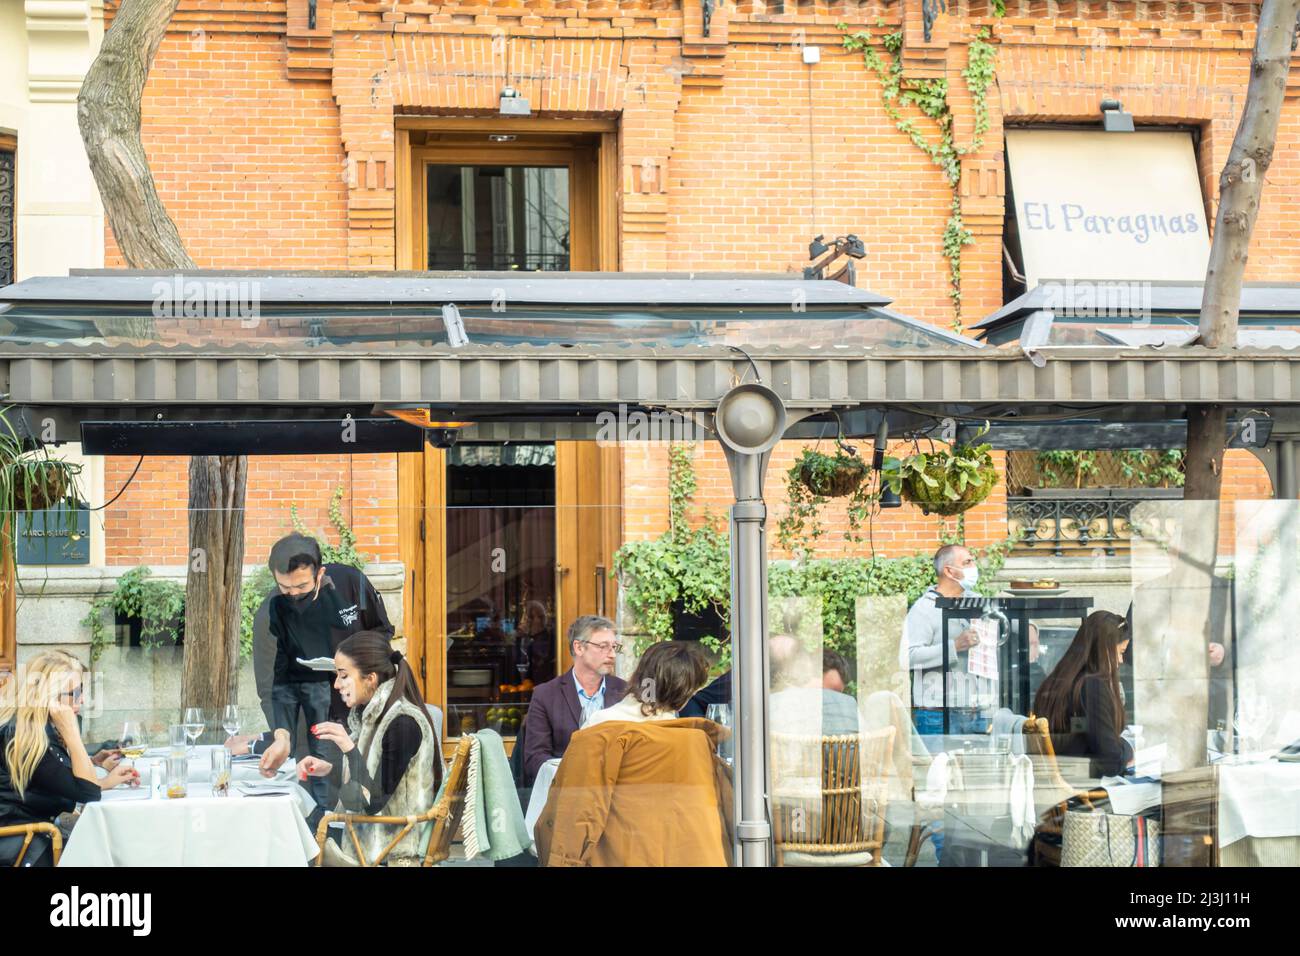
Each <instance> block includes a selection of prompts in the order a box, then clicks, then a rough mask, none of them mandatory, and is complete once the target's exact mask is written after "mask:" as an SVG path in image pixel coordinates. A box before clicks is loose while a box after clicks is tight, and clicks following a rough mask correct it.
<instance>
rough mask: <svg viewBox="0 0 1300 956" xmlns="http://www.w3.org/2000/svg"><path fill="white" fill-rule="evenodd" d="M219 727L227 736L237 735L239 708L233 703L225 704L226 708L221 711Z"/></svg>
mask: <svg viewBox="0 0 1300 956" xmlns="http://www.w3.org/2000/svg"><path fill="white" fill-rule="evenodd" d="M221 727H222V729H223V730H225V732H226V736H227V737H237V736H239V727H240V722H239V708H238V707H237V706H235V705H234V704H227V705H226V709H225V710H224V711H222V712H221Z"/></svg>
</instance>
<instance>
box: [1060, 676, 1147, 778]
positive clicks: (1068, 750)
mask: <svg viewBox="0 0 1300 956" xmlns="http://www.w3.org/2000/svg"><path fill="white" fill-rule="evenodd" d="M1123 730H1124V728H1123V727H1117V726H1115V702H1114V695H1112V694H1111V689H1110V685H1109V684H1108V683H1107V681H1106V679H1105V678H1103V677H1102V676H1101V675H1099V674H1092V675H1089V676H1086V677H1084V678H1083V685H1082V691H1081V693H1080V701H1079V706H1078V707H1072V708H1071V714H1070V725H1069V726H1068V727H1053V728H1052V738H1053V740H1054V741H1059V744H1057V746H1056V752H1057V753H1058V754H1060V755H1061V756H1065V757H1087V758H1088V763H1089V770H1088V773H1089V776H1091V777H1121V776H1123V775H1124V774H1125V773H1126V772H1127V771H1128V762H1129V761H1130V760H1132V759H1133V748H1132V747H1131V746H1130V745H1129V742H1128V741H1127V740H1125V739H1124V738H1123V737H1121V736H1120V733H1121V732H1122V731H1123Z"/></svg>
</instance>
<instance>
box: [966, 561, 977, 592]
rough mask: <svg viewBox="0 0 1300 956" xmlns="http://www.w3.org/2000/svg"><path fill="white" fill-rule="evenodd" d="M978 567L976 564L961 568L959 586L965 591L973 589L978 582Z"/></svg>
mask: <svg viewBox="0 0 1300 956" xmlns="http://www.w3.org/2000/svg"><path fill="white" fill-rule="evenodd" d="M979 579H980V569H979V568H978V567H977V566H976V565H973V564H972V565H971V566H970V567H969V568H964V569H962V573H961V586H962V587H963V588H965V589H966V590H967V591H973V590H975V585H976V584H978V583H979Z"/></svg>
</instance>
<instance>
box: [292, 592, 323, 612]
mask: <svg viewBox="0 0 1300 956" xmlns="http://www.w3.org/2000/svg"><path fill="white" fill-rule="evenodd" d="M319 593H320V589H319V588H316V589H315V590H312V591H309V592H308V593H306V594H286V595H285V600H287V601H288V602H289V607H291V608H293V609H294V611H296V612H297V613H299V614H301V613H303V611H305V610H307V608H309V607H311V605H312V602H313V601H315V600H316V596H317V595H318V594H319Z"/></svg>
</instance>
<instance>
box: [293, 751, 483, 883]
mask: <svg viewBox="0 0 1300 956" xmlns="http://www.w3.org/2000/svg"><path fill="white" fill-rule="evenodd" d="M472 743H473V738H471V737H470V736H469V735H468V734H465V735H462V736H461V738H460V742H459V743H458V744H457V745H456V753H455V755H454V756H453V757H452V759H451V769H449V770H448V771H447V781H446V784H445V785H444V786H443V788H442V796H441V797H440V798H439V799H438V801H437V802H436V803H435V804H434V805H433V806H432V807H430V808H429V810H428V811H427V812H425V813H422V814H420V815H418V816H411V817H372V816H364V815H362V814H357V813H327V814H325V816H323V817H322V818H321V821H320V824H319V825H318V826H317V827H316V845H317V846H318V847H319V848H320V853H319V854H317V856H316V865H317V866H320V865H321V864H322V862H323V861H324V859H325V841H326V839H328V837H329V826H330V824H331V823H342V824H343V825H344V827H345V828H346V830H347V834H348V838H349V839H350V840H351V841H352V848H353V850H354V852H355V853H356V857H357V859H358V860H360V861H361V865H362V866H378V865H379V864H381V863H383V862H384V860H386V859H387V858H388V854H389V853H391V852H392V850H393V847H395V846H397V844H398V843H399V842H401V840H402V839H403V838H404V837H405V836H406V835H407V834H408V833H410V832H411V830H412V829H413V828H415V827H417V826H420V825H421V824H425V823H432V824H433V832H432V833H431V834H430V835H429V847H428V849H427V850H425V853H424V859H423V860H422V861H421V864H420V865H421V866H437V865H438V864H439V863H441V862H442V861H443V860H445V859H447V857H448V856H450V855H451V840H452V837H453V836H454V835H455V834H456V830H457V829H458V828H459V827H460V815H461V812H462V811H463V810H464V808H465V788H466V785H467V784H468V782H469V752H470V747H471V745H472ZM358 823H385V824H388V825H390V826H400V827H401V829H400V830H399V831H398V832H397V833H396V834H395V835H394V836H393V838H392V839H391V840H390V841H389V842H388V845H387V846H386V847H384V849H383V850H381V851H380V853H379V855H378V856H377V857H375V859H374V860H367V859H366V856H365V853H364V852H362V849H361V841H360V839H358V837H357V833H356V830H355V829H354V827H355V825H356V824H358Z"/></svg>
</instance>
